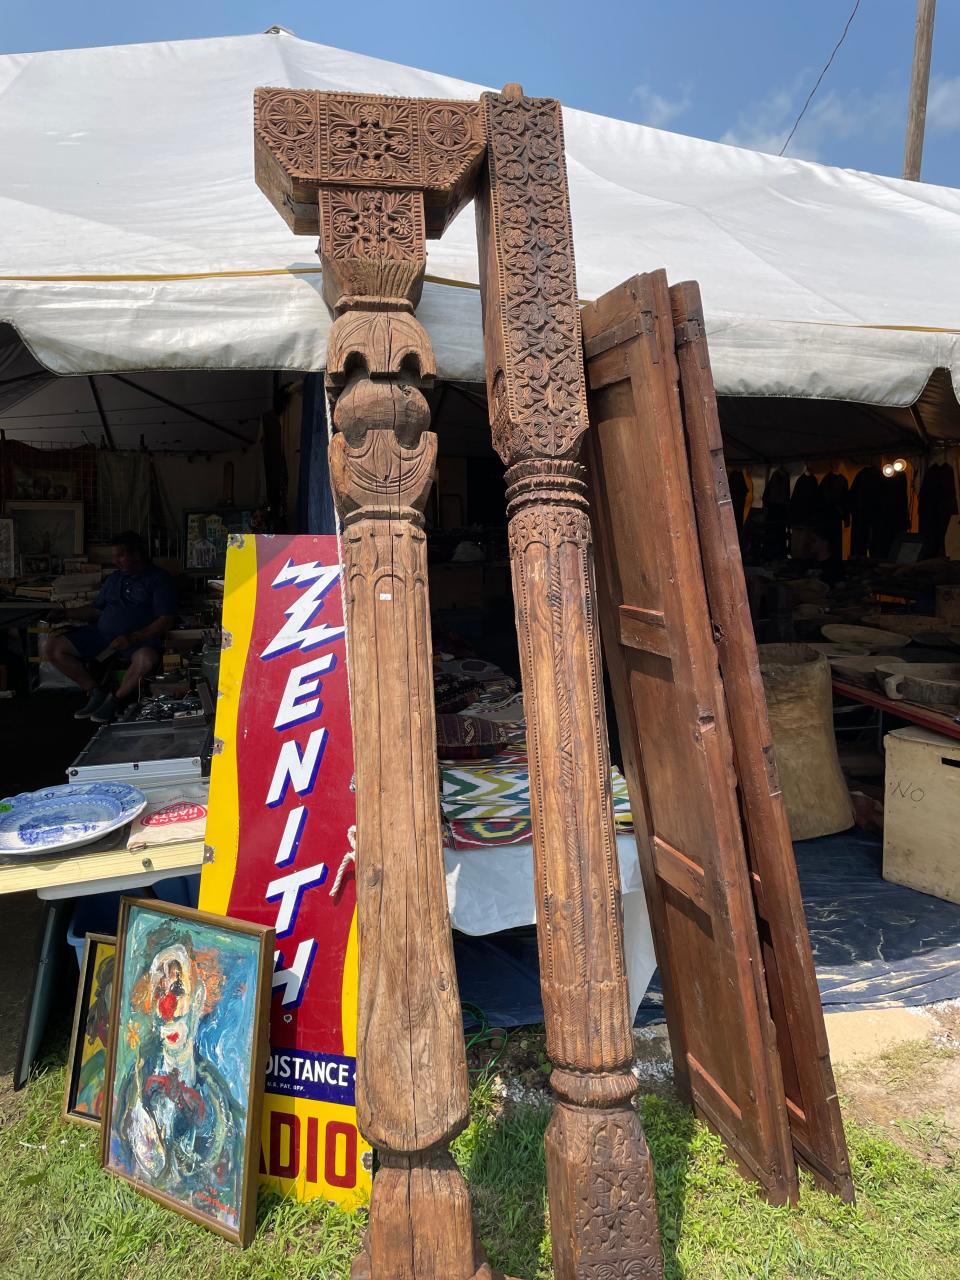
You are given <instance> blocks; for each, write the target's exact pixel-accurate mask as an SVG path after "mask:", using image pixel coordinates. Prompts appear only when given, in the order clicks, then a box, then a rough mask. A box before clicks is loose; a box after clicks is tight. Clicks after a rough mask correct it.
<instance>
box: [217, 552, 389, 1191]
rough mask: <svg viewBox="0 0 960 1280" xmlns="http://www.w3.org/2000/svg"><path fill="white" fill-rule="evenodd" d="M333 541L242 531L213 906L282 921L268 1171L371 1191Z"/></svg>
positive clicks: (226, 627) (264, 1149) (272, 1178)
mask: <svg viewBox="0 0 960 1280" xmlns="http://www.w3.org/2000/svg"><path fill="white" fill-rule="evenodd" d="M340 577H341V570H340V565H339V562H338V555H337V540H336V538H335V537H332V536H317V537H314V536H309V535H300V536H275V537H271V536H266V535H259V536H251V535H242V536H239V537H235V538H233V539H231V546H230V548H229V550H228V552H227V572H226V581H225V590H224V607H223V651H222V654H221V660H220V681H219V697H218V703H217V721H216V730H215V732H216V746H215V753H214V758H213V767H212V770H211V777H210V812H209V818H208V823H207V836H206V841H207V855H206V857H207V861H206V865H205V866H204V869H203V876H202V879H201V888H200V906H201V907H202V908H203V909H205V910H207V911H215V912H219V913H220V914H225V915H231V916H238V917H239V918H241V919H244V920H253V921H256V922H257V923H259V924H270V925H273V926H274V928H275V929H276V935H277V949H276V952H275V955H274V971H273V1002H272V1010H271V1022H270V1056H269V1063H268V1067H267V1078H266V1089H265V1095H264V1108H263V1134H262V1146H261V1158H260V1175H261V1181H262V1182H264V1183H266V1184H267V1185H269V1186H271V1187H273V1188H274V1189H275V1190H279V1191H283V1192H284V1193H288V1194H290V1193H292V1194H296V1195H297V1196H298V1197H299V1198H301V1199H311V1198H312V1197H314V1196H320V1195H322V1196H324V1197H325V1198H326V1199H328V1200H336V1201H337V1202H338V1203H340V1204H342V1205H344V1206H346V1207H354V1206H356V1205H359V1204H363V1203H365V1202H366V1200H367V1199H368V1197H369V1192H370V1167H371V1154H370V1149H369V1147H368V1146H367V1145H366V1143H365V1142H364V1141H363V1139H362V1137H361V1136H360V1134H359V1133H358V1131H357V1126H356V1113H355V1110H354V1084H355V1076H356V1035H357V920H356V915H357V911H356V882H355V879H354V875H353V868H352V865H351V864H352V862H353V859H354V840H355V830H354V822H355V800H354V794H353V790H352V783H353V740H352V737H351V732H350V702H349V694H348V688H347V667H346V644H345V627H344V620H343V599H342V595H341V590H340Z"/></svg>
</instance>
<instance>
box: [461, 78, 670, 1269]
mask: <svg viewBox="0 0 960 1280" xmlns="http://www.w3.org/2000/svg"><path fill="white" fill-rule="evenodd" d="M481 101H482V104H483V107H484V111H485V119H486V129H487V146H488V173H487V176H486V178H485V179H481V183H480V194H479V195H478V199H477V227H478V236H479V242H480V256H481V288H482V292H483V322H484V338H485V343H486V353H487V382H488V396H489V402H490V415H491V425H492V430H493V441H494V446H495V447H496V449H497V451H498V453H499V454H500V456H501V457H502V458H503V461H504V462H505V463H506V466H507V502H508V508H507V510H508V515H509V535H510V559H511V567H512V572H513V589H514V600H515V604H516V614H517V628H518V633H519V641H520V658H521V667H522V673H523V695H524V707H525V710H526V720H527V745H528V749H529V755H530V794H531V808H532V816H533V833H534V858H535V865H536V894H537V938H538V945H539V952H540V979H541V988H542V992H543V1006H544V1016H545V1019H546V1027H547V1052H548V1053H549V1055H550V1058H551V1060H552V1062H553V1063H554V1071H553V1074H552V1076H551V1085H552V1087H553V1090H554V1092H555V1094H556V1096H557V1105H556V1108H555V1110H554V1114H553V1118H552V1119H551V1122H550V1126H549V1128H548V1130H547V1135H546V1159H547V1184H548V1193H549V1198H550V1222H551V1230H552V1236H553V1258H554V1270H555V1275H556V1277H557V1280H588V1278H591V1280H592V1278H593V1277H601V1276H602V1277H604V1280H617V1278H618V1277H623V1278H624V1280H627V1278H629V1280H645V1278H647V1277H660V1276H662V1263H661V1258H660V1245H659V1234H658V1228H657V1215H656V1207H655V1202H654V1190H653V1175H652V1169H651V1164H650V1158H649V1155H648V1152H647V1147H646V1143H645V1140H644V1136H643V1131H642V1128H641V1125H640V1120H639V1117H638V1116H637V1113H636V1111H635V1109H634V1107H633V1106H632V1102H631V1099H632V1095H633V1093H634V1091H635V1089H636V1082H635V1080H634V1077H633V1075H632V1073H631V1069H630V1068H631V1065H632V1062H633V1056H634V1053H633V1035H632V1025H631V1024H632V1019H631V1016H630V1007H629V998H628V991H627V979H626V972H625V965H624V950H623V914H622V909H621V901H620V871H619V864H618V861H617V844H616V835H615V830H614V823H613V805H612V799H611V794H610V762H609V752H608V745H607V732H606V721H605V716H604V701H603V689H602V677H601V667H600V646H599V634H598V628H597V621H596V609H595V594H596V592H595V586H594V570H593V545H592V537H591V529H590V516H589V513H588V506H587V495H586V485H585V473H584V468H583V467H582V466H581V465H580V463H579V462H578V461H577V455H578V453H579V450H580V444H581V438H582V436H583V433H584V432H585V431H586V430H587V426H588V422H587V406H586V396H585V389H584V374H583V352H582V345H581V339H580V321H579V311H578V305H577V295H576V283H575V272H574V261H573V243H572V234H571V227H570V210H569V202H568V195H567V183H566V168H565V162H564V151H563V133H562V124H561V118H560V106H559V103H557V102H554V101H553V100H551V99H543V98H539V99H538V98H524V97H523V96H522V91H521V90H520V89H519V87H517V86H508V87H507V89H506V90H505V91H504V93H503V94H502V95H498V94H484V96H483V98H482V100H481Z"/></svg>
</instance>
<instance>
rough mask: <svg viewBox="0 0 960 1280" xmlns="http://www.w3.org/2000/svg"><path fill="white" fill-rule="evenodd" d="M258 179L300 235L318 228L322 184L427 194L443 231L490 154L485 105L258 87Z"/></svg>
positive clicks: (436, 229) (432, 226) (429, 217)
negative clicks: (488, 151) (486, 139)
mask: <svg viewBox="0 0 960 1280" xmlns="http://www.w3.org/2000/svg"><path fill="white" fill-rule="evenodd" d="M254 135H255V142H256V176H257V182H258V183H259V185H260V187H261V188H262V189H263V191H264V192H265V193H266V194H267V195H268V196H269V198H270V199H271V200H272V201H273V203H274V204H275V205H276V206H277V208H278V209H279V211H280V212H281V213H282V214H283V216H284V217H285V218H286V219H287V221H288V222H289V223H290V224H291V226H293V229H294V230H295V231H297V232H299V233H301V234H310V233H312V232H315V231H316V230H317V214H316V189H317V187H320V186H324V187H378V188H381V189H383V190H400V189H406V190H412V191H421V192H423V194H424V208H425V213H426V235H427V237H428V238H430V239H434V238H437V237H439V236H440V235H441V234H442V233H443V230H444V228H445V227H446V226H447V225H448V224H449V222H450V221H451V220H452V219H453V217H454V216H455V215H456V214H457V213H458V212H459V211H460V209H461V208H462V207H463V205H464V204H466V203H467V201H468V200H470V199H471V198H472V196H473V188H474V186H475V182H476V176H477V173H478V171H479V168H480V165H481V164H482V162H483V157H484V152H485V137H484V130H483V118H482V113H481V109H480V104H479V103H478V102H457V101H454V100H450V101H447V100H437V99H432V98H391V97H385V96H383V95H381V94H365V93H352V94H343V93H323V92H321V91H319V90H302V89H300V90H293V89H271V88H262V89H257V90H256V92H255V95H254Z"/></svg>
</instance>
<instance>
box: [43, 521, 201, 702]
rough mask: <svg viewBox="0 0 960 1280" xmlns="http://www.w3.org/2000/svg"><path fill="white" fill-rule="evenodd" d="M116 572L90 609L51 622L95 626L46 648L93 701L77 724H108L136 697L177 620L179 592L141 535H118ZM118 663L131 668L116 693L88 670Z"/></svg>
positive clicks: (61, 614)
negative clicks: (152, 557)
mask: <svg viewBox="0 0 960 1280" xmlns="http://www.w3.org/2000/svg"><path fill="white" fill-rule="evenodd" d="M111 545H112V546H113V548H114V563H115V564H116V566H117V568H116V571H115V572H114V573H111V574H110V575H109V577H107V578H105V579H104V582H103V585H102V586H101V588H100V594H99V595H98V596H97V598H96V600H95V601H94V602H93V604H92V605H90V604H88V605H80V606H78V607H77V608H73V609H62V610H60V611H59V613H58V614H55V615H51V619H50V620H51V621H54V620H58V619H61V618H76V619H77V620H78V621H80V622H89V623H92V624H93V625H91V626H86V627H79V628H77V630H75V631H70V632H67V633H66V634H65V635H60V636H55V637H54V638H53V639H52V640H51V641H50V643H49V644H48V645H47V653H46V657H47V660H48V661H49V662H51V663H53V665H54V666H55V667H56V668H57V670H58V671H62V672H63V674H64V675H65V676H69V677H70V679H71V680H75V681H76V682H77V684H78V685H79V686H80V688H81V689H82V690H83V691H84V693H87V694H89V698H88V699H87V702H86V704H85V705H84V706H82V707H81V708H80V710H79V711H78V712H77V713H76V719H77V720H87V719H89V720H93V721H94V722H95V723H96V724H109V722H110V721H111V720H112V719H113V717H114V716H115V715H116V713H117V709H118V704H119V703H121V702H123V700H124V699H125V698H128V697H129V696H130V695H131V694H132V693H134V692H135V691H136V689H137V686H138V685H139V683H140V681H141V680H142V679H143V678H144V676H147V675H149V674H150V672H151V671H153V670H154V668H155V667H156V666H157V665H158V663H159V662H160V656H161V654H162V653H163V637H164V636H165V635H166V633H167V632H168V631H169V630H170V628H171V627H172V626H173V624H174V622H175V621H176V612H177V593H176V590H175V588H174V585H173V579H172V578H171V577H170V575H169V574H168V573H165V572H164V571H163V570H162V569H158V568H157V567H156V566H155V565H154V564H151V562H150V555H149V552H148V550H147V544H146V543H145V542H144V540H143V539H142V538H141V537H140V535H139V534H138V533H133V532H126V533H118V534H117V536H116V537H115V538H114V539H113V540H112V544H111ZM108 658H114V659H116V660H118V661H120V662H124V663H126V664H127V671H126V674H125V675H124V677H123V679H122V681H121V682H120V686H119V688H118V689H117V692H116V694H112V693H110V692H108V691H107V690H106V689H104V688H102V687H101V681H102V673H101V677H100V680H98V679H96V678H95V677H94V675H93V674H92V673H91V672H90V670H89V669H88V667H87V665H86V664H87V663H91V662H93V661H94V660H97V661H99V662H102V661H106V660H107V659H108Z"/></svg>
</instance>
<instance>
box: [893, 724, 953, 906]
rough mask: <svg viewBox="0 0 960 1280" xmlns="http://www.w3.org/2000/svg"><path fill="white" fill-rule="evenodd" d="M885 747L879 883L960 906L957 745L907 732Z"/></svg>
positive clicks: (930, 735) (926, 731) (917, 731)
mask: <svg viewBox="0 0 960 1280" xmlns="http://www.w3.org/2000/svg"><path fill="white" fill-rule="evenodd" d="M884 746H885V748H886V773H885V779H884V782H885V786H884V792H885V795H884V808H883V878H884V879H885V880H891V881H893V883H894V884H904V885H909V887H910V888H911V889H919V890H920V891H921V892H923V893H931V894H934V895H935V896H936V897H938V898H947V899H949V901H951V902H960V742H958V741H956V740H955V739H953V738H945V737H944V736H943V735H942V734H939V733H932V732H931V731H930V730H929V729H920V728H909V729H896V730H894V732H893V733H888V734H887V735H886V737H885V738H884Z"/></svg>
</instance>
